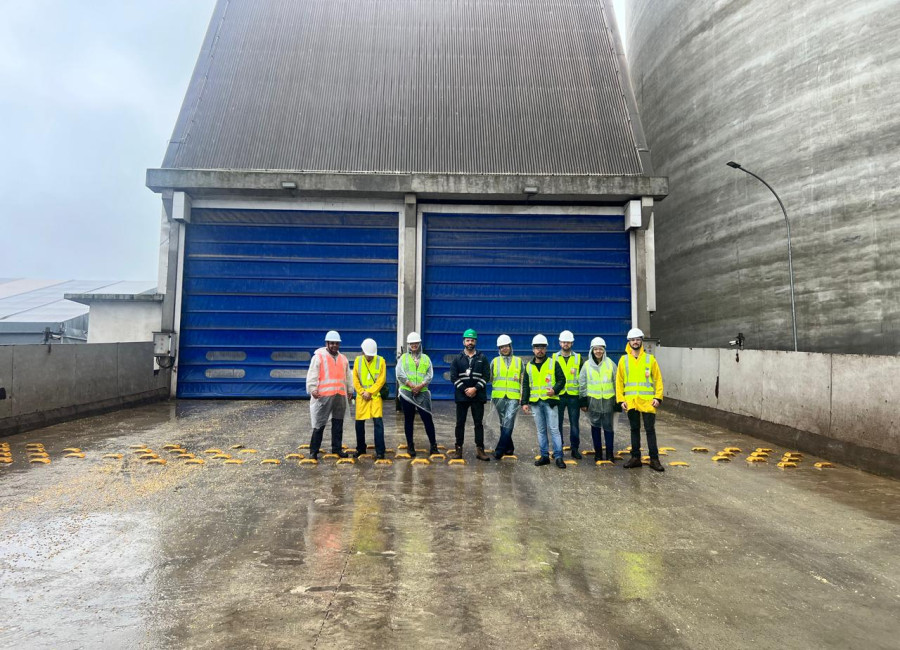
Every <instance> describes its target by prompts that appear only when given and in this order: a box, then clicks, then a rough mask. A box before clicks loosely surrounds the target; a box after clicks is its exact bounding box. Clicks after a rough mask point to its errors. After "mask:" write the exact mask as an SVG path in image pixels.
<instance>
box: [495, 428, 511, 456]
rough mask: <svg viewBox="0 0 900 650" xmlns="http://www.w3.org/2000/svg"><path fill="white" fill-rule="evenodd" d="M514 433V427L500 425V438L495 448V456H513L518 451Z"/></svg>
mask: <svg viewBox="0 0 900 650" xmlns="http://www.w3.org/2000/svg"><path fill="white" fill-rule="evenodd" d="M512 434H513V428H512V427H500V439H499V440H498V441H497V448H496V449H495V450H494V457H495V458H497V459H500V458H503V457H504V456H511V455H512V454H513V453H514V452H515V451H516V448H515V445H513V439H512Z"/></svg>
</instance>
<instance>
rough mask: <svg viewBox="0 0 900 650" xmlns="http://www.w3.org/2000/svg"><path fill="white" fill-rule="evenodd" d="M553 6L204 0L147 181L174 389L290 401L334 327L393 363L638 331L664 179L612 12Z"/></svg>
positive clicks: (525, 1) (443, 390)
mask: <svg viewBox="0 0 900 650" xmlns="http://www.w3.org/2000/svg"><path fill="white" fill-rule="evenodd" d="M569 4H570V6H569V7H568V9H569V10H567V11H563V12H561V11H557V10H556V5H555V3H549V2H547V3H545V2H537V3H535V2H532V1H530V0H503V1H502V2H495V3H488V4H474V5H473V4H471V3H467V2H462V1H459V2H457V1H448V0H440V1H438V0H434V1H426V2H416V3H409V2H402V1H400V0H397V1H396V2H394V1H392V2H379V3H374V2H359V3H349V4H338V3H333V2H328V1H325V0H314V1H311V2H306V3H303V4H302V6H299V7H298V5H297V4H296V3H293V2H288V1H287V0H264V1H257V2H252V3H251V2H233V1H232V2H224V1H222V2H219V3H218V4H217V6H216V9H215V12H214V15H213V17H212V21H211V23H210V28H209V32H208V34H207V38H206V41H205V43H204V46H203V49H202V51H201V54H200V57H199V59H198V63H197V67H196V69H195V73H194V76H193V79H192V81H191V84H190V87H189V88H188V91H187V95H186V97H185V102H184V105H183V107H182V111H181V114H180V115H179V118H178V122H177V124H176V126H175V130H174V133H173V137H172V140H171V142H170V145H169V148H168V150H167V154H166V157H165V160H164V162H163V165H162V167H161V168H160V169H151V170H148V174H147V185H148V187H150V188H151V189H152V190H153V191H155V192H158V193H159V194H160V195H161V197H162V203H163V217H162V237H161V242H160V275H159V291H160V293H161V294H163V296H164V298H163V301H162V303H161V312H162V316H161V329H162V330H165V331H171V332H173V333H174V334H175V335H176V336H175V338H176V341H177V344H176V347H177V350H176V353H177V357H176V361H175V366H174V368H173V393H174V394H177V395H178V396H180V397H301V396H304V395H305V372H306V368H307V366H308V363H309V356H310V353H311V352H312V351H313V350H315V349H316V348H317V347H319V346H321V344H322V338H323V335H324V333H325V331H327V330H329V329H338V330H340V331H341V333H342V335H343V336H344V348H345V349H346V350H348V351H350V352H351V353H352V352H356V351H358V349H359V344H360V342H361V341H362V339H363V338H366V337H369V336H371V337H372V338H374V339H375V340H376V342H377V343H378V345H379V351H380V353H381V354H382V355H383V356H385V357H386V359H387V360H388V363H389V364H391V365H393V363H394V360H395V359H396V357H397V356H398V354H399V353H400V351H401V349H402V347H403V344H404V342H405V336H406V333H408V332H410V331H413V330H415V331H419V332H421V334H422V336H423V339H424V345H425V349H426V351H428V352H429V354H430V355H431V358H432V360H433V361H434V364H435V374H436V376H438V377H440V376H441V375H442V374H443V373H444V372H445V371H446V370H447V369H448V367H449V360H448V359H449V358H451V357H452V356H453V355H454V354H458V352H459V349H460V348H461V335H462V332H463V331H464V330H465V329H467V328H469V327H474V328H475V329H476V330H478V331H479V332H480V335H481V341H480V344H481V345H480V347H482V348H483V349H485V350H488V351H489V350H491V349H492V348H493V347H494V346H493V343H494V341H495V340H496V337H497V336H498V335H499V334H501V333H507V334H509V335H511V336H512V337H513V340H514V342H515V344H516V346H517V348H518V349H519V350H520V351H527V350H528V348H529V347H530V341H531V337H532V336H533V335H534V334H535V333H537V332H543V333H546V334H547V335H548V336H549V338H550V339H551V340H554V339H555V336H556V334H557V333H558V332H559V331H560V330H561V329H564V328H567V329H571V330H573V331H574V332H575V335H576V344H577V345H580V346H581V347H580V349H582V350H584V349H586V348H587V345H588V342H589V341H590V338H591V337H593V336H596V335H602V336H604V338H606V339H607V341H608V342H609V345H610V348H611V349H614V350H617V351H618V350H622V349H624V343H625V339H624V336H625V332H626V331H627V329H628V328H629V327H631V326H632V325H636V324H640V325H642V326H643V327H645V328H647V329H648V330H649V326H650V321H649V315H650V313H652V311H653V310H654V305H653V300H654V296H653V287H654V282H653V252H652V251H653V226H652V221H653V220H652V215H653V209H654V206H655V205H656V203H658V202H659V201H660V200H661V199H663V198H664V197H665V195H666V193H667V183H666V179H665V178H662V177H658V176H655V175H653V173H652V170H651V169H650V167H649V161H648V160H647V158H646V146H645V143H644V141H643V133H642V131H641V128H640V120H639V118H638V115H637V112H636V109H635V102H634V96H633V91H632V89H631V88H630V86H629V84H628V74H627V68H626V67H625V63H624V57H623V53H622V50H621V47H620V44H619V37H618V30H617V27H616V24H615V21H614V20H613V18H612V15H611V12H610V10H609V9H608V8H607V7H606V4H605V3H604V2H595V1H588V0H574V1H573V2H571V3H569ZM391 374H393V373H391ZM439 388H440V390H438V389H439ZM392 392H393V390H392ZM435 396H436V397H437V398H448V397H450V396H452V391H450V385H449V383H448V382H445V381H437V382H435Z"/></svg>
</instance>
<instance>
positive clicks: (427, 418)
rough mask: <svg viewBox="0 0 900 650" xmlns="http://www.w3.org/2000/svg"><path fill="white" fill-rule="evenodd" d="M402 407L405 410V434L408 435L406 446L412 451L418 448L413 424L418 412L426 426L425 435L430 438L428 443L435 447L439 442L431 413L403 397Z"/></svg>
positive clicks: (401, 399) (401, 400)
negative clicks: (415, 442)
mask: <svg viewBox="0 0 900 650" xmlns="http://www.w3.org/2000/svg"><path fill="white" fill-rule="evenodd" d="M400 407H401V408H402V409H403V433H405V434H406V446H407V447H409V448H410V450H412V449H415V448H416V447H415V445H414V444H413V424H414V423H415V420H416V413H417V412H418V414H419V417H420V418H422V424H424V425H425V435H426V436H428V443H429V444H430V445H431V446H432V447H434V446H435V445H436V444H437V441H436V440H435V437H434V418H432V417H431V413H429V412H428V411H426V410H425V409H423V408H419V407H418V406H416V405H415V404H413V403H412V402H410V401H409V400H406V399H403V398H402V397H401V398H400Z"/></svg>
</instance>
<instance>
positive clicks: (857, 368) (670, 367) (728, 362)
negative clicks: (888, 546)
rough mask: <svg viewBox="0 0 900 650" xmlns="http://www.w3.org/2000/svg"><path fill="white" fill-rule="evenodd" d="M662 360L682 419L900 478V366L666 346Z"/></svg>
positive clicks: (864, 359)
mask: <svg viewBox="0 0 900 650" xmlns="http://www.w3.org/2000/svg"><path fill="white" fill-rule="evenodd" d="M656 356H657V359H658V360H659V363H660V367H661V368H662V370H663V383H664V385H665V396H666V399H668V400H677V402H678V408H677V410H678V411H679V412H680V413H681V414H682V415H686V416H688V417H696V418H700V419H703V420H705V421H708V422H711V423H714V424H718V425H721V426H727V427H731V428H733V429H736V430H738V431H743V432H745V433H748V434H751V435H760V436H762V437H764V438H766V439H767V440H771V441H773V442H777V443H779V444H786V445H790V446H792V447H796V448H799V449H800V450H801V451H808V452H810V453H813V454H826V455H829V456H830V457H832V458H833V459H835V460H838V461H840V462H843V463H845V464H849V465H851V466H853V467H860V468H864V469H869V470H870V471H874V472H878V473H882V474H886V475H888V476H894V477H898V476H900V415H898V414H897V409H896V405H895V400H894V393H895V392H896V388H895V386H894V382H893V381H892V378H893V377H900V358H896V357H876V356H869V355H863V356H857V355H831V354H817V353H811V352H781V351H774V350H743V351H741V352H740V354H738V353H737V351H736V350H733V349H732V350H727V349H711V348H670V347H663V346H660V347H659V348H658V349H657V351H656ZM737 357H739V358H740V361H738V360H737ZM670 377H672V378H673V379H672V380H671V381H670ZM709 386H718V393H717V394H716V391H715V390H713V391H712V392H710V391H709V390H708V387H709ZM670 403H671V402H670ZM704 409H706V410H704Z"/></svg>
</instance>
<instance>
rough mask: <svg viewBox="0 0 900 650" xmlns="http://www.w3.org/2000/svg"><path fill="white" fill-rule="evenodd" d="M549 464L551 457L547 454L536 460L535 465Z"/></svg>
mask: <svg viewBox="0 0 900 650" xmlns="http://www.w3.org/2000/svg"><path fill="white" fill-rule="evenodd" d="M549 464H550V458H549V457H547V456H541V457H540V458H538V459H537V460H536V461H534V466H535V467H540V466H541V465H549Z"/></svg>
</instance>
